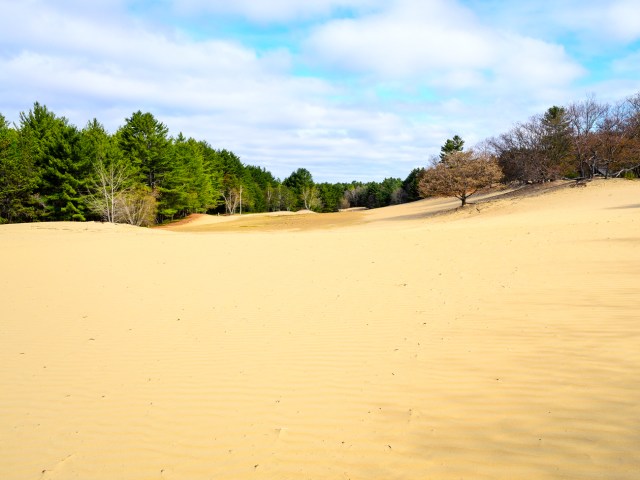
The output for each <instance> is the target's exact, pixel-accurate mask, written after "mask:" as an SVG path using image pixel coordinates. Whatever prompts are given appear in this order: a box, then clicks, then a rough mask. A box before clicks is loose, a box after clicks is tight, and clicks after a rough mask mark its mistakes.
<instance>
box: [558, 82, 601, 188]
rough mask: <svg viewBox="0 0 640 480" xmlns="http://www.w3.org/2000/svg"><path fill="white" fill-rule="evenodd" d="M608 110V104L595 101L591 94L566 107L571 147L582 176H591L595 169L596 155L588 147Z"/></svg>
mask: <svg viewBox="0 0 640 480" xmlns="http://www.w3.org/2000/svg"><path fill="white" fill-rule="evenodd" d="M608 111H609V106H608V105H607V104H604V103H598V102H596V101H595V97H594V96H593V95H590V96H588V97H587V98H586V99H585V100H583V101H582V102H578V103H572V104H570V105H569V106H568V107H567V115H568V118H569V125H570V127H571V131H572V134H573V135H572V136H573V149H574V153H575V156H576V160H577V164H578V169H579V170H580V175H581V176H582V177H587V176H589V177H592V176H593V174H594V173H595V171H596V165H595V160H596V157H595V156H594V155H593V151H592V149H591V148H590V147H591V144H592V143H593V138H594V135H595V133H596V132H597V130H598V128H599V127H600V125H601V124H602V121H603V120H604V119H605V117H606V116H607V113H608Z"/></svg>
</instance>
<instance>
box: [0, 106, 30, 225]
mask: <svg viewBox="0 0 640 480" xmlns="http://www.w3.org/2000/svg"><path fill="white" fill-rule="evenodd" d="M37 179H38V177H37V175H36V172H35V168H34V165H33V162H32V160H31V157H30V156H28V155H24V153H23V151H22V150H21V148H20V135H19V133H18V132H17V131H16V130H15V129H13V128H10V127H9V124H8V123H7V121H6V120H5V118H4V117H3V116H2V115H0V223H6V222H25V221H29V220H32V219H33V218H34V217H35V215H36V212H35V208H34V205H33V203H34V202H33V194H34V191H35V188H36V185H37Z"/></svg>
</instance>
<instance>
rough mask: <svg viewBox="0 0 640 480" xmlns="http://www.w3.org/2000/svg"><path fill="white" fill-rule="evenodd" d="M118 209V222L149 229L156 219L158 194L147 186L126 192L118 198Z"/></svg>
mask: <svg viewBox="0 0 640 480" xmlns="http://www.w3.org/2000/svg"><path fill="white" fill-rule="evenodd" d="M116 208H117V216H116V222H118V223H128V224H130V225H137V226H139V227H148V226H150V225H153V224H154V223H155V219H156V209H157V199H156V193H155V192H153V191H152V190H151V188H149V187H146V186H145V187H139V188H132V189H129V190H126V191H124V192H122V194H121V195H120V196H119V197H118V206H117V207H116Z"/></svg>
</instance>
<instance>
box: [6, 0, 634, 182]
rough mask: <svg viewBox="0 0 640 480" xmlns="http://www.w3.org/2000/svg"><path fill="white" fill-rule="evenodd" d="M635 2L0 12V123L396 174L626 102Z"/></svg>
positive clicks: (172, 4) (195, 5) (128, 4)
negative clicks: (149, 131)
mask: <svg viewBox="0 0 640 480" xmlns="http://www.w3.org/2000/svg"><path fill="white" fill-rule="evenodd" d="M638 8H639V5H638V0H608V1H602V0H548V1H547V0H519V1H517V2H514V1H508V0H387V1H383V0H307V1H300V0H269V1H266V0H260V1H258V0H234V1H229V0H157V1H151V0H146V1H145V0H92V1H90V2H88V1H86V0H20V1H17V0H0V12H2V14H1V15H0V113H1V114H3V115H4V117H5V118H6V119H7V120H9V121H10V122H16V123H19V118H20V112H27V111H29V110H30V109H31V108H32V106H33V103H34V102H36V101H38V102H40V103H41V104H44V105H46V106H47V107H48V108H49V109H50V110H52V111H53V112H54V113H55V114H56V115H58V116H64V117H66V118H67V119H68V120H69V121H70V122H71V123H72V124H74V125H76V126H77V127H79V128H83V127H84V126H85V125H86V124H87V122H88V121H90V120H91V119H93V118H97V119H98V120H99V121H100V122H101V123H102V124H103V125H104V126H105V127H106V128H107V130H109V131H110V132H115V131H116V130H117V129H118V128H119V127H121V126H122V125H123V124H124V123H125V122H126V119H127V118H129V117H130V116H131V114H132V113H134V112H136V111H138V110H141V111H142V112H151V113H152V114H153V115H154V116H155V117H156V119H158V120H159V121H161V122H163V123H164V124H165V125H166V126H167V127H168V128H169V132H170V134H171V135H173V136H176V135H177V134H178V133H180V132H182V133H183V134H184V135H185V136H187V137H193V138H195V139H197V140H205V141H207V142H208V143H209V144H210V145H212V146H213V147H214V148H216V149H223V148H225V149H227V150H231V151H233V152H234V153H236V154H237V155H238V156H239V157H240V158H241V160H242V161H243V163H245V164H251V165H258V166H261V167H264V168H266V169H267V170H269V171H271V172H272V173H273V174H274V175H275V176H276V177H278V178H281V179H283V178H285V177H287V176H288V175H289V174H290V173H291V172H292V171H294V170H295V169H297V168H300V167H303V168H306V169H308V170H309V171H310V172H311V173H312V174H313V177H314V180H316V181H317V182H321V181H329V182H338V181H351V180H359V181H370V180H376V181H380V180H382V179H384V178H386V177H398V178H405V177H406V176H407V175H408V174H409V172H410V171H411V170H412V169H413V168H415V167H421V166H425V165H427V164H428V162H429V159H430V157H432V156H434V155H437V154H438V153H439V151H440V147H441V146H442V145H443V144H444V142H445V141H446V140H447V138H451V137H453V136H454V135H460V136H461V137H462V138H463V139H464V140H465V142H466V144H465V145H466V146H473V145H474V144H475V143H478V142H480V141H482V140H484V139H486V138H488V137H491V136H495V135H499V134H500V133H503V132H505V131H507V130H509V128H511V127H512V126H513V125H514V123H516V122H519V121H526V120H527V119H528V118H529V117H530V116H532V115H535V114H540V113H544V111H545V110H546V109H547V108H549V107H551V106H553V105H567V104H569V103H571V102H576V101H580V100H583V99H584V98H586V96H587V95H595V97H596V99H597V100H599V101H602V102H615V101H618V100H621V99H624V98H625V97H627V96H630V95H633V94H636V93H638V92H640V14H639V13H638V11H639V10H638Z"/></svg>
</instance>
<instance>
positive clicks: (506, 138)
mask: <svg viewBox="0 0 640 480" xmlns="http://www.w3.org/2000/svg"><path fill="white" fill-rule="evenodd" d="M594 176H603V177H604V178H609V177H621V176H623V177H625V178H637V177H640V93H638V94H636V95H633V96H631V97H628V98H626V99H624V100H621V101H618V102H616V103H614V104H607V103H601V102H598V101H596V100H595V98H594V97H593V96H589V97H587V98H586V99H585V100H583V101H581V102H574V103H571V104H569V105H568V106H566V107H558V106H553V107H551V108H549V109H548V110H547V111H546V112H545V113H544V114H541V115H534V116H533V117H531V118H530V119H529V120H527V121H526V122H520V123H517V124H515V125H514V126H513V127H512V128H511V129H510V130H509V131H507V132H505V133H503V134H501V135H499V136H496V137H492V138H489V139H486V140H484V141H483V142H481V143H480V144H479V145H477V146H476V147H475V148H474V149H471V150H469V151H466V152H465V151H464V140H462V138H460V137H459V136H458V135H456V136H454V137H453V138H452V139H448V140H447V141H446V142H445V144H444V145H443V146H442V148H441V152H440V156H439V157H433V158H432V159H431V165H430V167H428V168H425V169H422V170H420V171H419V172H418V173H417V180H418V181H417V185H418V193H419V194H420V196H422V197H428V196H432V195H443V196H454V197H457V198H458V199H459V200H461V202H462V205H463V206H464V205H465V203H466V201H467V198H468V197H469V196H471V195H473V194H474V193H475V192H477V191H479V190H481V189H483V188H485V187H490V186H491V185H492V184H494V183H496V182H499V181H502V182H506V183H520V184H525V183H542V182H547V181H552V180H558V179H561V178H565V179H589V178H593V177H594Z"/></svg>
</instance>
